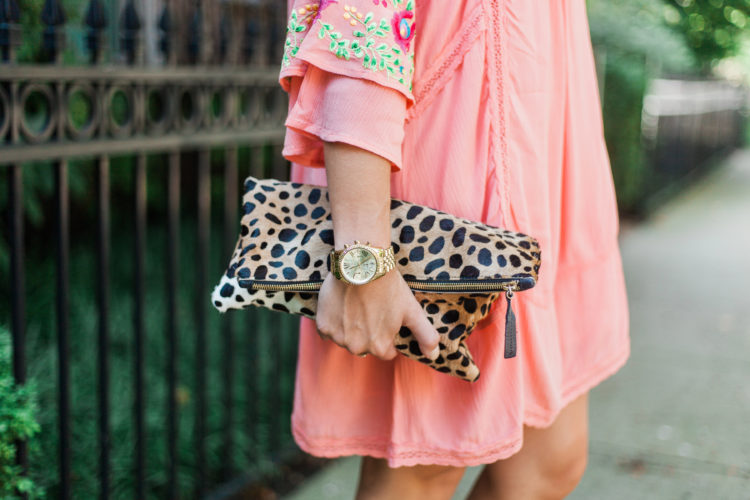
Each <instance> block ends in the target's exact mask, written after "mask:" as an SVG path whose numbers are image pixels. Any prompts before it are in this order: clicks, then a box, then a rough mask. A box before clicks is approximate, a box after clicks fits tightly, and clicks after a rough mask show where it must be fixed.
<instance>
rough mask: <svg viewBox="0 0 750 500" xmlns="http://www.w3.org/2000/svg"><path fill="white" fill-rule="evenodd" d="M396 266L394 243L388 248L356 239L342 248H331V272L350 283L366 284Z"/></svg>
mask: <svg viewBox="0 0 750 500" xmlns="http://www.w3.org/2000/svg"><path fill="white" fill-rule="evenodd" d="M395 267H396V258H395V257H394V255H393V245H388V248H378V247H373V246H370V242H369V241H368V242H365V243H364V244H362V243H360V242H359V241H357V240H354V243H352V244H351V245H344V248H343V249H342V250H336V249H334V250H331V272H333V275H334V276H335V277H336V278H337V279H339V280H341V281H343V282H344V283H349V284H350V285H364V284H365V283H369V282H371V281H374V280H376V279H378V278H380V277H381V276H383V275H384V274H385V273H387V272H388V271H390V270H391V269H394V268H395Z"/></svg>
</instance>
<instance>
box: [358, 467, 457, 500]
mask: <svg viewBox="0 0 750 500" xmlns="http://www.w3.org/2000/svg"><path fill="white" fill-rule="evenodd" d="M464 470H465V468H464V467H449V466H443V465H415V466H410V467H396V468H391V467H388V463H387V461H386V460H385V459H382V458H373V457H370V456H363V457H362V467H361V470H360V475H359V485H358V487H357V496H356V500H381V499H382V500H392V499H398V500H412V499H413V500H423V499H425V498H429V499H430V500H450V498H451V497H452V496H453V492H454V491H455V490H456V486H458V483H459V482H460V481H461V477H463V475H464Z"/></svg>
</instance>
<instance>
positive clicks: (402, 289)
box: [315, 269, 440, 360]
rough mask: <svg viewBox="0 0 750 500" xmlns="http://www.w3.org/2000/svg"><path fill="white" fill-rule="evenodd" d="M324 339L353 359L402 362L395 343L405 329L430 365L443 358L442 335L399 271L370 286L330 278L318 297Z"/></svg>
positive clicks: (317, 319)
mask: <svg viewBox="0 0 750 500" xmlns="http://www.w3.org/2000/svg"><path fill="white" fill-rule="evenodd" d="M315 322H316V325H317V328H318V333H319V334H320V336H321V338H323V339H326V338H328V339H330V340H332V341H333V342H335V343H336V344H338V345H340V346H341V347H344V348H346V349H348V350H349V351H350V352H351V353H352V354H363V353H371V354H373V355H374V356H377V357H378V358H380V359H383V360H389V359H393V358H394V357H396V354H398V352H397V351H396V348H395V347H394V337H396V336H397V335H398V332H399V330H400V329H401V326H402V325H403V326H406V327H407V328H409V330H411V331H412V333H413V334H414V337H415V338H416V339H417V342H419V347H420V349H421V351H422V352H423V353H424V354H425V355H426V356H427V357H428V358H430V359H433V360H434V359H435V358H437V357H438V355H439V353H440V349H439V347H438V342H439V335H438V333H437V331H436V330H435V328H434V327H433V326H432V324H431V323H430V322H429V320H428V319H427V316H426V315H425V313H424V311H423V310H422V307H421V306H420V305H419V302H417V299H416V298H415V297H414V294H413V293H412V291H411V289H410V288H409V286H408V285H407V284H406V282H405V281H404V278H403V277H402V276H401V274H400V273H399V272H398V271H397V270H395V269H394V270H391V271H389V272H387V273H386V274H385V275H384V276H382V277H380V278H378V279H376V280H374V281H371V282H370V283H366V284H364V285H350V284H347V283H344V282H343V281H340V280H338V279H336V277H335V276H334V275H333V273H328V275H327V276H326V278H325V280H324V281H323V285H322V286H321V288H320V292H319V294H318V306H317V312H316V314H315Z"/></svg>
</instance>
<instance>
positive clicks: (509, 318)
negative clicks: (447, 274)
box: [240, 277, 536, 358]
mask: <svg viewBox="0 0 750 500" xmlns="http://www.w3.org/2000/svg"><path fill="white" fill-rule="evenodd" d="M243 281H244V282H249V283H243ZM404 281H406V284H407V285H409V288H411V289H412V290H419V291H436V292H440V291H443V292H477V291H503V292H505V299H506V301H507V308H506V310H505V350H504V354H503V357H505V358H513V357H515V356H516V315H515V314H514V313H513V309H512V307H511V299H513V297H514V295H515V292H519V291H522V290H527V289H529V288H531V287H533V286H534V285H535V284H536V281H535V280H534V278H531V277H521V278H501V279H493V280H479V281H474V282H470V281H464V282H447V281H419V280H404ZM322 284H323V281H322V280H321V281H302V282H298V283H276V282H269V281H261V282H258V281H253V280H240V285H241V286H245V285H249V288H251V289H253V290H265V291H270V292H307V291H309V292H314V291H318V290H320V286H321V285H322Z"/></svg>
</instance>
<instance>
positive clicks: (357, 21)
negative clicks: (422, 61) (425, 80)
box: [282, 0, 414, 91]
mask: <svg viewBox="0 0 750 500" xmlns="http://www.w3.org/2000/svg"><path fill="white" fill-rule="evenodd" d="M404 2H406V7H405V10H404V11H402V12H400V13H398V14H396V13H394V19H395V18H396V17H399V18H402V17H404V16H403V14H404V13H407V14H406V15H407V16H408V18H409V19H411V18H413V14H411V12H412V11H413V0H408V1H407V0H394V1H392V3H393V5H403V3H404ZM344 11H345V12H344V13H342V17H343V18H344V19H345V20H346V21H347V24H349V25H350V26H351V27H352V31H351V36H350V37H346V36H344V34H343V33H342V32H341V31H337V30H336V29H335V27H334V25H333V24H331V23H328V22H324V21H323V20H322V19H321V18H320V16H316V14H317V13H318V9H317V6H312V8H307V9H299V11H298V10H296V9H295V10H293V11H292V14H291V16H290V18H289V23H288V25H287V37H286V41H285V44H284V56H283V59H282V68H283V67H286V66H289V65H290V64H291V61H292V58H293V57H294V56H295V55H296V54H297V51H298V50H299V47H300V44H301V43H302V39H304V36H305V32H307V31H308V28H309V23H310V20H311V19H313V18H314V20H315V21H314V22H315V23H316V25H317V26H319V27H320V29H319V31H318V38H319V39H326V40H327V41H329V42H330V43H329V45H328V48H329V50H330V51H331V53H333V54H334V55H335V56H336V57H339V58H341V59H345V60H347V61H348V60H350V59H360V60H362V67H364V68H365V69H368V70H371V71H374V72H378V71H385V73H386V75H387V76H388V78H393V79H395V80H396V81H398V82H399V83H400V84H402V85H404V86H405V87H408V89H409V91H411V90H412V81H411V80H412V79H411V75H412V73H413V71H414V69H413V67H414V66H413V62H414V54H413V53H412V52H407V51H405V50H404V49H408V41H405V40H404V38H403V36H402V34H401V33H393V28H392V22H393V21H389V19H388V18H387V17H383V18H381V19H380V20H379V21H376V20H375V19H374V18H375V15H374V14H373V13H372V12H368V13H367V14H363V13H361V12H357V11H356V7H351V6H349V5H346V6H345V7H344ZM407 24H408V23H407ZM393 27H396V25H393ZM407 27H408V26H407ZM394 38H396V40H395V41H396V42H398V43H394ZM409 38H411V35H410V36H409ZM399 41H400V42H399ZM405 43H406V45H404V44H405ZM399 45H400V46H399ZM407 63H408V64H407ZM407 68H408V74H407Z"/></svg>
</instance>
